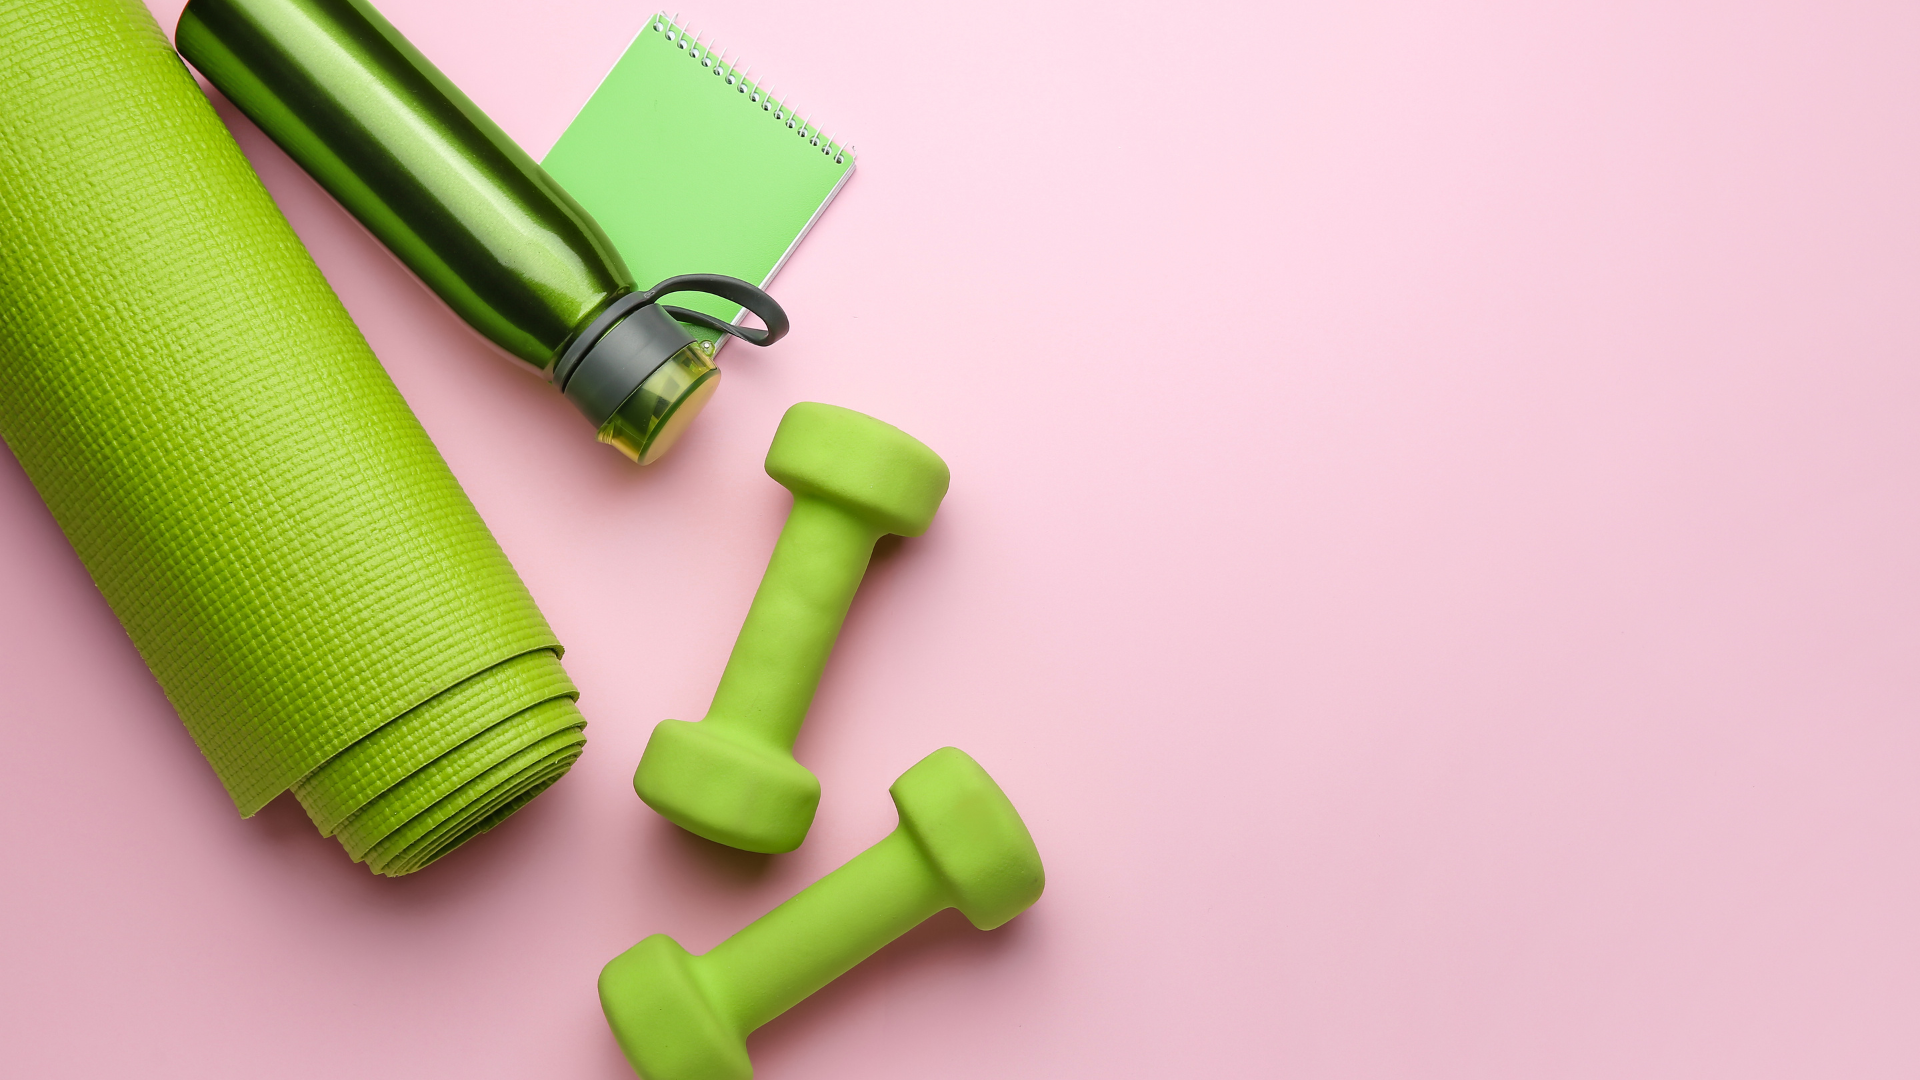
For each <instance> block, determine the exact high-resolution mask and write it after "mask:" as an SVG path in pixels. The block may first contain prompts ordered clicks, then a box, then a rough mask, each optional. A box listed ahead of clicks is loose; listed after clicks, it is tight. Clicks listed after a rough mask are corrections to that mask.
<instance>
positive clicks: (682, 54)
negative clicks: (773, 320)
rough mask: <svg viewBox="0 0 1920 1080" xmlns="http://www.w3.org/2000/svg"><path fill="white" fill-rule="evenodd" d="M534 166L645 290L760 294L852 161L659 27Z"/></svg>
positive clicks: (650, 28) (692, 300) (737, 75)
mask: <svg viewBox="0 0 1920 1080" xmlns="http://www.w3.org/2000/svg"><path fill="white" fill-rule="evenodd" d="M541 164H542V165H543V166H545V168H546V170H547V172H548V173H550V174H552V176H553V178H554V179H555V180H557V181H559V182H560V186H561V187H564V188H566V189H567V193H568V194H569V195H572V196H573V197H574V198H575V199H576V200H578V201H579V203H580V205H582V206H584V207H586V209H587V212H588V213H590V214H592V215H593V217H594V219H595V220H596V221H598V222H599V223H600V227H601V228H603V229H605V230H606V232H607V235H608V236H609V237H610V238H611V239H612V240H613V244H614V247H616V248H618V249H619V250H620V255H621V257H622V258H624V259H625V260H626V261H627V266H628V267H629V268H631V269H632V270H633V276H634V279H635V280H636V281H638V282H639V283H640V285H641V287H643V288H644V287H647V286H649V285H652V284H653V283H654V282H656V281H659V280H661V279H662V278H667V277H671V276H673V275H674V274H690V273H712V274H729V275H732V276H733V277H737V278H743V279H745V280H747V281H751V282H754V283H755V284H757V285H760V286H762V287H764V286H766V284H767V283H768V282H769V281H771V280H772V278H773V275H774V274H775V273H777V272H778V271H779V269H780V266H781V264H782V263H784V262H785V261H786V259H787V256H788V254H790V253H791V252H792V250H793V248H794V246H795V245H796V244H798V243H799V242H800V238H801V237H802V236H804V235H805V234H806V231H807V229H808V228H809V227H810V226H811V225H812V224H813V222H814V219H815V218H817V217H818V216H819V214H820V212H821V211H822V210H824V209H825V208H826V205H827V203H828V202H830V201H831V200H832V199H833V196H834V195H835V194H836V193H838V192H839V190H840V187H841V185H843V184H845V183H846V181H847V177H848V176H850V175H851V174H852V172H853V155H852V153H851V152H850V151H849V150H848V149H847V148H846V147H843V146H841V145H840V144H839V143H837V142H834V141H832V140H830V139H829V138H827V137H826V136H825V135H824V134H822V133H821V132H820V131H819V130H818V129H817V128H816V127H813V126H811V125H810V124H808V123H806V121H805V120H804V119H803V118H801V117H798V116H793V115H791V113H790V111H789V110H788V108H787V107H786V105H785V104H784V103H783V102H781V101H777V100H775V99H773V98H771V97H769V96H768V95H767V94H766V92H765V91H764V90H763V89H762V88H761V87H760V86H759V85H758V84H757V83H755V82H751V81H749V80H747V79H746V78H745V76H744V75H743V74H742V73H741V72H740V71H738V70H736V68H735V67H734V66H733V65H731V64H727V63H724V62H722V61H720V60H719V58H717V57H715V56H713V55H711V54H710V53H709V52H708V49H707V47H706V45H704V44H702V43H700V42H698V41H695V40H690V39H688V38H687V37H686V35H685V34H684V32H683V31H682V29H681V28H680V27H679V26H677V25H675V24H674V23H673V22H672V21H671V20H669V19H667V18H666V17H665V16H664V15H658V16H655V17H654V18H653V19H652V20H650V21H649V22H648V23H647V25H646V27H645V28H644V29H642V30H641V31H640V33H639V35H638V36H637V37H635V38H634V40H633V44H631V45H629V46H628V47H627V51H626V53H625V55H623V56H621V58H620V61H619V62H618V63H616V64H615V65H614V67H613V70H612V71H610V72H608V73H607V77H606V79H605V81H603V82H602V83H601V84H600V88H599V89H597V90H595V91H594V93H593V97H592V98H590V99H589V100H588V101H587V104H586V105H585V107H583V108H582V109H581V110H580V113H579V115H578V116H576V117H574V119H573V123H572V124H571V125H569V126H568V127H567V130H566V131H565V132H564V133H562V134H561V136H560V141H559V142H557V143H555V144H554V147H553V150H552V152H550V153H549V154H548V155H547V157H546V160H544V161H542V162H541ZM672 302H673V303H675V304H680V305H683V306H685V307H690V308H695V309H697V310H700V311H704V312H706V313H707V314H710V315H715V316H718V317H720V318H723V319H728V320H734V319H737V318H738V317H739V315H740V311H741V309H740V307H739V305H737V304H731V303H728V302H727V301H725V300H719V299H715V298H712V297H707V296H699V295H691V294H689V295H682V296H677V297H675V298H674V299H673V301H672ZM688 329H689V330H691V331H692V332H693V333H695V334H696V335H698V336H704V337H705V338H706V339H707V340H709V341H712V340H714V337H715V335H714V334H713V333H712V332H711V331H706V330H703V329H701V328H698V327H689V328H688Z"/></svg>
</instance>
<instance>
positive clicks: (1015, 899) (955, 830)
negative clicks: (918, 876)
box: [890, 746, 1047, 930]
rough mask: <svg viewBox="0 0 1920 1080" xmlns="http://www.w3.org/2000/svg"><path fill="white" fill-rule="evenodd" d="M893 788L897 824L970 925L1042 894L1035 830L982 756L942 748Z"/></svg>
mask: <svg viewBox="0 0 1920 1080" xmlns="http://www.w3.org/2000/svg"><path fill="white" fill-rule="evenodd" d="M890 790H891V794H892V795H893V802H894V805H895V806H897V807H899V809H900V826H901V828H903V829H905V830H906V831H907V833H908V834H909V835H910V836H912V837H913V840H914V842H915V843H916V844H918V845H919V847H920V850H921V851H923V852H925V853H926V856H927V859H928V861H930V862H932V863H933V865H934V867H935V869H936V870H938V871H939V873H940V876H941V878H942V879H944V880H945V882H946V885H947V887H948V888H949V889H950V890H951V891H952V894H953V896H954V897H955V901H954V905H953V906H954V907H957V908H959V909H960V913H961V914H963V915H965V916H966V917H967V920H968V921H969V922H971V923H973V925H975V926H977V927H979V928H980V929H982V930H991V929H993V928H994V927H996V926H999V925H1001V924H1002V923H1005V922H1006V921H1008V920H1009V919H1011V918H1013V917H1014V916H1015V915H1018V914H1020V913H1021V912H1023V911H1025V910H1027V908H1029V907H1032V906H1033V902H1034V901H1035V900H1038V899H1040V893H1041V890H1043V889H1044V888H1046V884H1047V875H1046V870H1045V869H1044V868H1043V867H1042V866H1041V865H1040V852H1039V850H1038V849H1037V848H1035V847H1034V845H1033V835H1032V834H1031V833H1029V832H1028V831H1027V825H1026V822H1024V821H1021V820H1020V812H1019V811H1018V810H1015V809H1014V808H1013V803H1012V802H1011V801H1010V800H1009V799H1008V798H1007V796H1006V793H1005V792H1003V791H1001V790H1000V785H999V784H996V783H994V782H993V777H991V776H988V775H987V770H985V769H983V768H981V767H980V764H979V762H976V761H974V760H973V759H972V758H970V757H968V756H967V755H966V754H964V753H962V752H961V751H959V750H957V749H955V748H953V747H951V746H948V747H944V748H942V749H939V750H935V751H934V752H933V753H931V754H928V755H927V756H926V757H924V758H922V759H921V760H920V762H919V763H918V764H916V765H915V766H914V767H913V768H911V769H908V770H907V771H906V772H904V773H902V774H901V776H900V779H898V780H895V781H894V782H893V787H892V788H891V789H890Z"/></svg>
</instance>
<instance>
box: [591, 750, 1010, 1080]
mask: <svg viewBox="0 0 1920 1080" xmlns="http://www.w3.org/2000/svg"><path fill="white" fill-rule="evenodd" d="M890 793H891V794H892V795H893V803H894V805H895V806H896V807H898V808H899V810H900V825H899V827H897V828H895V829H894V830H893V832H891V833H889V834H888V835H887V837H886V839H884V840H882V841H880V842H879V843H877V844H875V845H873V846H872V847H870V848H868V849H867V850H865V851H863V852H861V853H860V854H858V855H855V856H854V857H853V858H852V859H851V860H849V861H848V862H847V863H846V865H844V866H842V867H840V869H838V870H835V871H834V872H833V873H831V874H828V875H827V876H826V877H823V878H821V879H820V880H819V881H816V882H814V883H813V884H812V885H809V886H807V888H805V889H803V890H802V891H801V892H800V893H799V894H798V895H796V896H794V897H793V898H792V899H790V900H788V901H787V902H786V903H784V904H781V905H780V906H779V907H777V908H774V909H773V910H772V911H770V912H768V913H767V914H765V915H763V916H761V917H760V920H759V921H758V922H755V923H753V924H752V925H750V926H748V927H747V928H746V929H744V930H742V931H740V932H739V933H737V934H735V935H733V936H732V937H730V938H728V939H727V940H725V941H723V942H721V943H720V944H719V945H717V946H715V947H714V949H713V951H712V952H709V953H706V954H705V955H703V956H692V955H689V954H688V952H687V951H686V950H685V949H683V948H681V947H680V945H679V944H678V943H677V942H675V941H674V940H673V939H672V938H670V937H668V936H666V935H665V934H655V935H653V936H652V937H650V938H647V939H646V940H644V941H642V942H640V944H638V945H635V946H634V947H633V948H631V949H628V950H627V951H626V952H624V953H621V954H620V955H619V956H616V957H614V958H613V961H612V962H611V963H609V964H608V965H607V966H606V967H605V968H604V969H602V970H601V972H600V1007H601V1009H602V1010H604V1011H605V1012H606V1014H607V1023H608V1024H609V1025H611V1026H612V1027H613V1035H614V1038H615V1039H617V1040H618V1041H619V1043H620V1049H621V1051H622V1052H624V1053H625V1054H626V1055H627V1060H628V1061H629V1062H631V1063H632V1065H633V1068H634V1071H635V1072H637V1073H639V1074H640V1076H641V1077H642V1078H643V1080H747V1078H749V1077H751V1076H752V1075H753V1065H752V1064H751V1063H750V1062H749V1061H748V1060H747V1047H746V1038H747V1035H748V1033H750V1032H752V1031H753V1030H754V1029H755V1028H757V1027H759V1026H760V1025H762V1024H764V1023H766V1022H767V1021H769V1020H771V1019H773V1018H774V1017H776V1016H779V1015H780V1014H781V1013H783V1012H786V1011H787V1010H788V1009H791V1008H793V1007H794V1006H795V1005H798V1004H799V1003H800V1002H802V1001H804V1000H805V999H806V998H807V997H808V996H809V995H811V994H812V993H813V992H814V991H816V990H819V989H820V988H821V987H823V986H825V985H827V984H828V983H830V982H832V981H833V980H835V979H837V978H839V977H840V976H841V975H843V974H845V973H846V972H847V970H848V969H850V968H852V967H853V966H854V965H855V964H858V963H859V962H860V961H862V960H864V959H866V958H867V957H869V956H872V955H873V954H874V953H875V952H877V951H879V949H880V947H881V946H883V945H885V944H886V943H887V942H889V941H892V940H893V939H894V938H897V937H899V936H900V935H901V934H904V933H906V932H907V931H908V930H911V929H913V928H914V927H915V926H918V925H919V924H920V923H922V922H924V921H926V919H927V918H928V917H929V916H932V915H933V914H934V913H936V912H938V911H941V910H943V909H945V908H949V907H957V908H959V909H960V912H961V914H963V915H965V916H966V917H967V919H968V921H970V922H972V923H973V925H975V926H977V927H979V928H980V929H982V930H991V929H993V928H994V927H996V926H999V925H1001V924H1002V923H1005V922H1006V921H1007V920H1009V919H1011V918H1013V917H1014V916H1015V915H1018V914H1020V913H1021V912H1022V911H1025V910H1026V909H1027V908H1029V907H1031V906H1032V905H1033V902H1034V901H1035V900H1038V899H1039V898H1040V891H1041V889H1043V888H1044V887H1045V886H1046V872H1045V871H1044V870H1043V869H1042V868H1041V866H1040V853H1039V852H1038V851H1037V850H1035V849H1034V846H1033V837H1032V836H1031V835H1030V834H1028V832H1027V826H1026V824H1025V823H1024V822H1022V821H1021V820H1020V813H1019V811H1017V810H1015V809H1014V808H1013V804H1012V803H1011V802H1009V801H1007V796H1006V794H1005V793H1004V792H1002V791H1001V790H1000V785H998V784H996V783H994V782H993V777H991V776H988V775H987V771H986V770H985V769H982V768H981V767H980V765H979V764H978V763H977V762H975V761H974V760H973V759H972V758H970V757H968V756H967V755H966V754H963V753H961V752H960V751H959V750H956V749H954V748H953V747H951V746H949V747H946V748H945V749H942V750H935V751H934V752H933V753H931V754H929V755H927V756H926V757H925V758H923V759H921V761H920V763H919V764H917V765H915V766H914V767H913V768H911V769H908V770H907V771H906V772H905V773H903V774H902V775H901V777H900V779H898V780H895V781H894V782H893V787H892V788H891V789H890Z"/></svg>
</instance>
